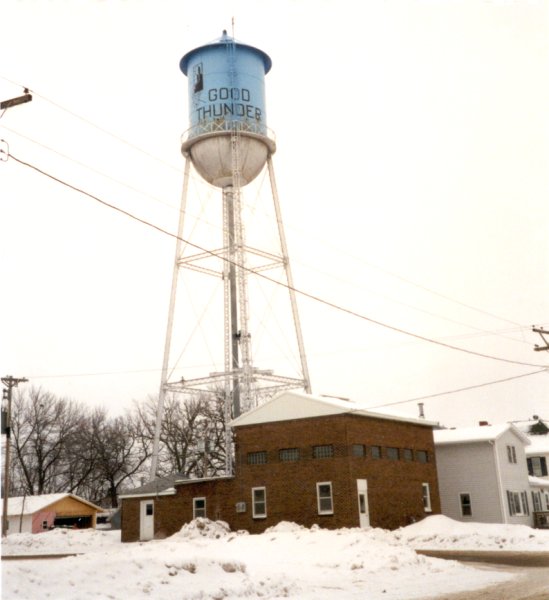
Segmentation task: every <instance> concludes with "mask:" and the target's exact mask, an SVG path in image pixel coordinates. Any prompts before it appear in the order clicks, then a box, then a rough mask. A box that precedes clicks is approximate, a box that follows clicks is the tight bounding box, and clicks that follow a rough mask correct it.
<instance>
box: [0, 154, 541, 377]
mask: <svg viewBox="0 0 549 600" xmlns="http://www.w3.org/2000/svg"><path fill="white" fill-rule="evenodd" d="M0 153H6V151H4V150H0ZM9 157H10V158H13V160H15V161H16V162H17V163H19V164H21V165H23V166H25V167H27V168H30V169H32V170H34V171H36V172H37V173H40V174H41V175H43V176H45V177H48V178H49V179H51V180H53V181H56V182H58V183H59V184H61V185H64V186H65V187H68V188H70V189H72V190H74V191H76V192H78V193H80V194H82V195H84V196H87V197H89V198H91V199H93V200H95V201H97V202H99V203H100V204H102V205H104V206H106V207H108V208H111V209H113V210H115V211H117V212H119V213H121V214H124V215H126V216H127V217H130V218H131V219H133V220H135V221H137V222H139V223H142V224H143V225H146V226H148V227H151V228H152V229H155V230H156V231H158V232H160V233H162V234H164V235H167V236H169V237H171V238H174V239H177V238H178V236H177V235H176V234H174V233H172V232H170V231H167V230H166V229H163V228H162V227H159V226H158V225H155V224H154V223H151V222H150V221H147V220H145V219H142V218H140V217H138V216H137V215H134V214H133V213H130V212H129V211H126V210H124V209H122V208H119V207H118V206H116V205H114V204H110V203H109V202H106V201H105V200H103V199H101V198H99V197H98V196H95V195H94V194H91V193H89V192H87V191H85V190H83V189H82V188H79V187H77V186H75V185H73V184H71V183H69V182H67V181H65V180H63V179H60V178H59V177H56V176H55V175H52V174H51V173H48V172H46V171H44V170H42V169H40V168H39V167H37V166H35V165H33V164H31V163H28V162H26V161H24V160H22V159H20V158H18V157H16V156H14V155H13V154H12V153H11V152H10V153H9ZM181 241H183V242H184V243H186V244H187V245H189V246H191V247H193V248H196V249H197V250H200V251H201V252H205V253H206V254H210V255H212V256H214V257H216V258H222V260H225V261H227V262H230V263H232V264H235V263H233V261H231V260H230V259H228V258H226V257H219V256H218V255H217V254H215V253H214V252H212V251H210V250H208V249H206V248H203V247H202V246H199V245H198V244H195V243H193V242H191V241H190V240H186V239H182V238H181ZM235 266H239V265H236V264H235ZM240 267H241V268H243V269H245V270H248V271H251V270H250V269H247V268H246V267H245V266H242V265H240ZM256 275H257V276H258V277H261V278H263V279H265V280H267V281H270V282H272V283H275V284H277V285H282V286H284V287H286V288H287V289H290V290H292V291H294V292H295V293H297V294H299V295H300V296H303V297H305V298H309V299H310V300H313V301H315V302H318V303H320V304H323V305H324V306H328V307H331V308H333V309H335V310H338V311H340V312H343V313H345V314H348V315H351V316H354V317H356V318H359V319H361V320H364V321H367V322H369V323H373V324H375V325H378V326H380V327H383V328H385V329H388V330H390V331H394V332H395V333H400V334H402V335H406V336H409V337H412V338H415V339H418V340H422V341H425V342H428V343H431V344H434V345H437V346H440V347H443V348H447V349H449V350H455V351H458V352H462V353H465V354H469V355H472V356H478V357H481V358H486V359H490V360H496V361H499V362H505V363H508V364H516V365H523V366H529V367H540V368H543V369H544V368H546V365H540V364H537V363H530V362H525V361H518V360H513V359H508V358H504V357H499V356H493V355H490V354H485V353H482V352H476V351H474V350H468V349H466V348H461V347H459V346H454V345H452V344H448V343H445V342H441V341H440V340H436V339H433V338H430V337H427V336H424V335H421V334H418V333H414V332H411V331H408V330H406V329H403V328H401V327H396V326H394V325H390V324H388V323H384V322H383V321H379V320H378V319H374V318H372V317H368V316H366V315H362V314H360V313H358V312H356V311H354V310H351V309H348V308H345V307H343V306H340V305H338V304H336V303H334V302H331V301H329V300H325V299H323V298H320V297H318V296H315V295H314V294H310V293H308V292H305V291H303V290H299V289H297V288H295V287H291V286H289V285H287V284H285V283H283V282H279V281H276V280H274V279H272V278H270V277H268V276H267V275H265V274H264V273H256Z"/></svg>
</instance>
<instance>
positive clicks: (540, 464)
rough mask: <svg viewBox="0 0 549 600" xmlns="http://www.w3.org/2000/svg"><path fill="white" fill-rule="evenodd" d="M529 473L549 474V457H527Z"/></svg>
mask: <svg viewBox="0 0 549 600" xmlns="http://www.w3.org/2000/svg"><path fill="white" fill-rule="evenodd" d="M526 463H527V465H528V475H532V476H533V477H545V476H547V459H546V458H545V456H531V457H530V458H527V459H526Z"/></svg>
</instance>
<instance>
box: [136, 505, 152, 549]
mask: <svg viewBox="0 0 549 600" xmlns="http://www.w3.org/2000/svg"><path fill="white" fill-rule="evenodd" d="M153 538H154V500H141V510H140V515H139V539H140V540H143V541H146V540H152V539H153Z"/></svg>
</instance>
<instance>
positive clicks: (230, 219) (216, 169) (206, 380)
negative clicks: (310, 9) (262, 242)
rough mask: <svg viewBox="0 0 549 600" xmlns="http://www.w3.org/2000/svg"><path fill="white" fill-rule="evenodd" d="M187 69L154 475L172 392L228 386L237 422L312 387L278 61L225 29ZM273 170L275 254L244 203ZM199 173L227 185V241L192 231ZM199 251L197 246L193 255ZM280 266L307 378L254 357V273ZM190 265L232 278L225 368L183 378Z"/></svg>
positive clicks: (186, 60)
mask: <svg viewBox="0 0 549 600" xmlns="http://www.w3.org/2000/svg"><path fill="white" fill-rule="evenodd" d="M180 68H181V70H182V71H183V73H184V74H185V75H186V76H187V78H188V104H189V122H190V127H189V129H188V130H187V131H186V132H185V133H184V135H183V138H182V146H181V151H182V153H183V156H184V157H185V171H184V179H183V192H182V200H181V210H180V219H179V227H178V240H177V243H176V252H175V262H174V270H173V280H172V290H171V296H170V306H169V315H168V326H167V332H166V341H165V348H164V361H163V367H162V376H161V385H160V397H159V402H158V412H157V418H156V431H155V440H154V448H153V460H152V466H151V478H152V477H154V476H155V475H156V470H157V462H158V447H159V438H160V427H161V423H162V416H163V405H164V399H165V396H166V394H167V393H170V392H172V393H173V392H175V393H181V394H184V395H187V396H191V397H192V396H193V395H196V394H203V395H208V394H216V393H217V394H219V390H220V389H221V390H223V397H224V399H225V423H228V422H229V421H230V420H231V418H233V417H236V416H238V415H239V414H241V412H244V411H246V410H249V409H251V408H253V407H254V406H256V405H258V404H260V403H261V402H263V401H264V400H266V399H268V398H269V397H271V396H272V395H273V394H275V393H278V392H280V391H282V390H284V389H291V388H302V389H304V390H305V391H307V392H309V393H310V391H311V389H310V381H309V373H308V368H307V362H306V358H305V350H304V345H303V338H302V334H301V327H300V323H299V316H298V310H297V303H296V298H295V293H294V285H293V280H292V274H291V270H290V264H289V260H288V252H287V247H286V240H285V234H284V229H283V225H282V218H281V212H280V206H279V200H278V193H277V187H276V181H275V176H274V170H273V164H272V155H273V154H274V152H275V150H276V144H275V140H274V136H273V135H272V132H271V131H270V130H269V129H268V128H267V121H266V111H265V75H266V74H267V73H268V72H269V70H270V68H271V59H270V58H269V56H267V54H265V52H263V51H261V50H259V49H257V48H254V47H252V46H248V45H246V44H242V43H240V42H237V41H236V40H235V39H234V38H232V37H230V36H228V35H227V32H226V31H224V32H223V35H222V36H221V38H219V39H218V40H215V41H213V42H211V43H208V44H205V45H204V46H200V47H198V48H195V49H194V50H191V51H190V52H188V53H187V54H185V56H183V58H182V59H181V62H180ZM265 168H267V170H268V178H269V183H270V196H271V199H272V207H273V215H274V219H273V221H274V223H273V227H274V228H275V229H276V239H277V249H276V251H274V252H273V251H272V250H265V249H263V248H260V247H255V246H254V247H252V246H250V245H248V244H247V243H246V239H245V237H246V236H245V223H244V219H243V211H242V204H241V189H242V188H244V187H245V186H247V185H248V184H249V183H251V182H252V181H253V180H254V179H256V178H257V176H258V175H259V174H260V173H262V172H263V171H264V169H265ZM194 173H198V175H199V177H200V179H201V180H203V182H207V183H205V184H204V185H209V186H214V187H215V188H219V189H220V196H221V202H220V205H219V211H218V217H219V223H220V228H219V229H220V231H222V234H221V238H222V239H221V244H220V245H219V244H216V240H215V239H211V240H210V241H209V242H208V247H205V246H204V245H198V244H192V241H191V240H189V238H188V237H186V236H184V225H185V219H186V210H187V199H188V196H189V181H190V178H191V177H192V176H193V175H194ZM184 238H185V241H184ZM185 242H191V243H190V244H189V243H185ZM183 248H185V251H186V253H185V252H184V251H183ZM189 248H191V249H192V252H191V253H190V254H189ZM273 269H278V270H282V272H283V287H284V289H285V292H287V294H288V296H289V297H288V306H289V312H290V313H291V315H290V316H291V318H290V321H291V323H292V327H291V329H292V330H293V331H292V332H291V333H292V336H293V338H294V340H295V344H296V347H297V350H298V354H299V374H298V376H297V377H296V376H295V375H294V376H287V375H283V374H279V373H275V372H274V370H272V369H269V368H265V367H263V368H261V369H260V368H258V367H257V366H256V365H255V364H254V361H253V358H252V357H253V347H254V341H253V340H254V338H253V335H252V334H253V332H252V331H250V328H249V306H250V304H249V302H250V300H249V294H248V280H249V278H250V277H254V276H255V277H268V272H269V271H271V270H273ZM183 270H185V271H192V272H194V273H198V274H200V275H201V276H202V277H205V278H206V277H209V278H211V277H214V278H219V279H220V280H221V281H222V290H223V292H222V296H223V298H222V301H221V302H220V307H219V310H220V311H221V314H222V316H223V318H222V327H223V331H220V332H219V334H217V337H216V340H219V342H220V343H221V342H223V369H222V370H219V371H218V372H210V373H208V374H206V375H204V376H202V377H193V378H190V379H187V378H186V377H185V378H182V377H180V378H179V379H178V380H176V381H170V380H169V378H170V377H169V370H170V354H171V349H172V339H173V335H174V314H175V312H176V297H177V287H178V282H179V275H180V273H181V271H183ZM230 443H231V434H230V431H229V428H228V427H227V428H226V445H227V446H226V447H227V448H230ZM226 454H227V457H228V458H227V463H226V471H227V472H231V470H232V465H231V463H230V454H231V453H230V452H229V451H227V453H226Z"/></svg>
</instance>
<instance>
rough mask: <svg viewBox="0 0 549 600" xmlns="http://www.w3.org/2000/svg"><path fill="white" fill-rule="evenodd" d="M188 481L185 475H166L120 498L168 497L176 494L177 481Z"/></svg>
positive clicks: (129, 491) (125, 493)
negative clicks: (175, 485)
mask: <svg viewBox="0 0 549 600" xmlns="http://www.w3.org/2000/svg"><path fill="white" fill-rule="evenodd" d="M182 479H187V478H186V476H185V475H183V473H172V474H171V475H166V477H156V479H152V480H151V481H148V482H147V483H145V484H144V485H141V486H139V487H137V488H134V489H133V490H127V491H125V492H124V493H123V494H120V496H119V497H120V498H127V497H129V496H160V495H162V496H166V495H169V494H175V488H174V484H175V482H176V481H181V480H182Z"/></svg>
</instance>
